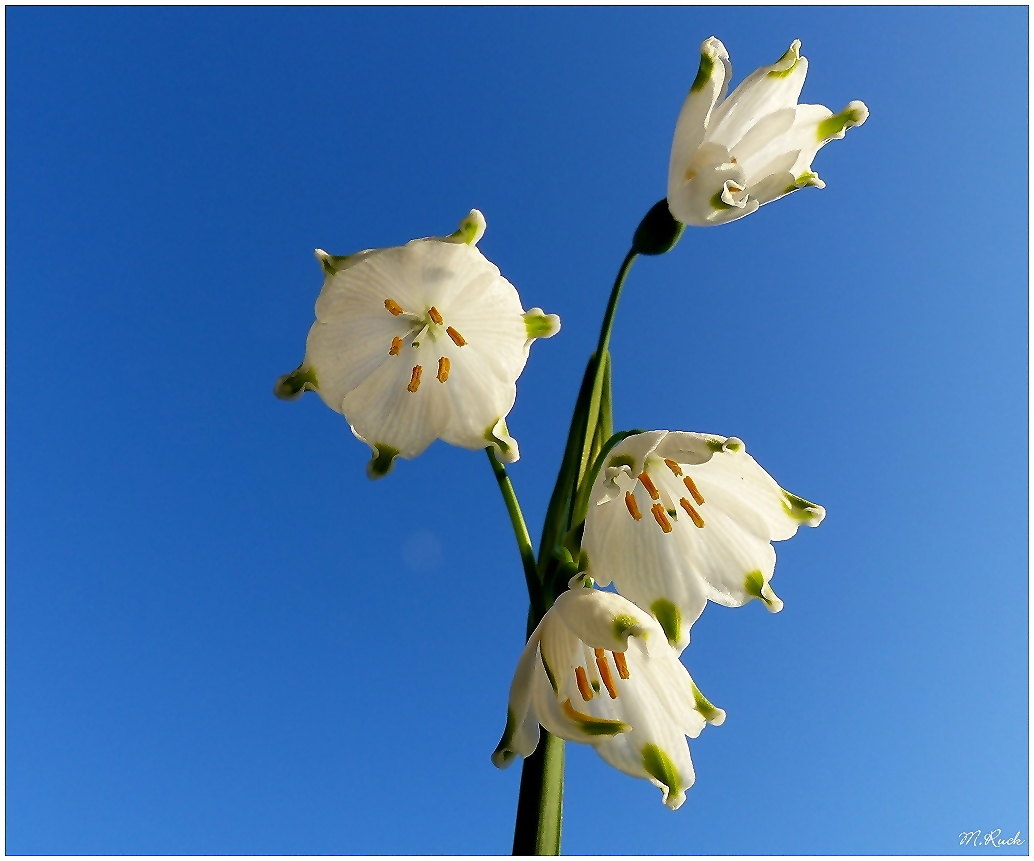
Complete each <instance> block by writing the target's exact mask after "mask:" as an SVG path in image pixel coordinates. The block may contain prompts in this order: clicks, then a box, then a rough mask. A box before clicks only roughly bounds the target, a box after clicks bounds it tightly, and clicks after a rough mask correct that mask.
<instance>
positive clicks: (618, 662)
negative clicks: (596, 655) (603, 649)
mask: <svg viewBox="0 0 1034 861" xmlns="http://www.w3.org/2000/svg"><path fill="white" fill-rule="evenodd" d="M611 654H612V655H613V656H614V666H615V667H617V668H618V675H619V676H621V678H623V679H627V678H628V664H627V663H626V662H625V653H624V652H611Z"/></svg>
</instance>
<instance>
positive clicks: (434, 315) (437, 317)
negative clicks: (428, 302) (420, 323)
mask: <svg viewBox="0 0 1034 861" xmlns="http://www.w3.org/2000/svg"><path fill="white" fill-rule="evenodd" d="M427 316H428V317H430V318H431V319H432V320H434V322H435V323H437V324H438V325H439V326H441V325H442V315H441V314H439V313H438V309H437V308H435V307H434V305H432V306H431V307H430V308H428V309H427Z"/></svg>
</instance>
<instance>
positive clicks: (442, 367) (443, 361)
mask: <svg viewBox="0 0 1034 861" xmlns="http://www.w3.org/2000/svg"><path fill="white" fill-rule="evenodd" d="M447 379H449V360H448V358H447V357H445V356H442V357H441V358H440V359H439V360H438V382H439V383H444V382H445V381H446V380H447Z"/></svg>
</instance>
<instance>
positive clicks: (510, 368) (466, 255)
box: [274, 209, 560, 478]
mask: <svg viewBox="0 0 1034 861" xmlns="http://www.w3.org/2000/svg"><path fill="white" fill-rule="evenodd" d="M484 232H485V219H484V216H483V215H482V214H481V213H480V212H478V210H476V209H475V210H472V211H471V213H470V215H468V216H467V217H466V218H465V219H464V220H463V221H462V222H461V224H460V228H459V230H457V231H456V232H455V233H454V234H452V235H451V236H448V237H445V238H442V239H438V238H431V239H414V240H413V241H412V242H409V243H407V244H406V245H403V246H401V247H396V248H380V249H374V250H369V251H360V252H359V253H357V254H353V255H351V256H347V257H334V256H331V255H330V254H327V253H326V252H325V251H322V250H317V251H316V257H317V258H318V259H319V261H320V264H321V265H322V267H323V272H324V276H325V278H324V282H323V290H322V291H321V292H320V295H319V298H318V299H317V300H316V322H315V323H314V324H313V326H312V328H311V329H310V330H309V337H308V340H307V342H306V345H305V360H304V361H303V362H302V364H301V366H299V367H298V369H297V370H295V371H294V372H293V373H291V374H287V375H285V376H283V377H281V378H280V379H279V380H277V384H276V387H275V388H274V391H275V393H276V394H277V396H278V397H281V398H285V399H293V398H296V397H299V396H300V395H301V394H302V393H303V392H304V391H315V392H318V393H319V395H320V397H321V398H323V400H324V402H326V404H327V406H329V407H330V408H331V409H333V410H336V411H337V412H339V413H341V414H342V415H344V416H345V418H346V419H347V420H348V423H349V425H350V426H351V428H352V433H354V434H355V435H356V436H357V437H358V438H359V439H360V440H362V441H363V442H365V443H367V444H368V445H369V446H370V447H371V448H372V449H373V459H372V460H371V461H370V464H369V466H368V468H367V472H368V474H369V475H370V477H371V478H376V477H379V476H382V475H385V474H386V473H387V472H388V471H389V470H390V469H391V466H392V463H393V461H394V459H395V458H396V457H403V458H414V457H416V456H417V455H419V454H420V453H421V452H422V451H423V450H424V449H425V448H427V446H428V445H430V444H431V443H432V442H433V441H434V440H435V439H442V440H445V442H448V443H451V444H452V445H457V446H461V447H463V448H469V449H478V448H485V447H487V446H489V445H491V446H494V447H495V449H496V452H497V454H498V457H499V459H500V460H501V461H504V462H507V463H509V462H512V461H515V460H517V457H518V449H517V442H516V440H514V439H513V438H512V437H511V436H510V435H509V433H508V431H507V429H506V416H507V414H508V413H509V412H510V410H511V409H512V408H513V404H514V400H515V399H516V397H517V385H516V383H517V378H518V377H519V376H520V374H521V371H522V370H523V369H524V364H525V362H526V361H527V360H528V350H529V348H530V347H531V342H532V341H534V340H535V339H536V338H548V337H550V336H552V335H554V334H555V333H556V332H557V331H559V329H560V318H559V317H557V316H556V315H555V314H544V313H543V312H542V309H540V308H532V309H531V310H530V311H527V312H526V311H525V310H524V308H523V307H522V306H521V300H520V296H518V295H517V290H516V289H515V288H514V286H513V285H512V284H511V283H510V282H509V281H507V280H506V279H505V278H503V277H502V275H500V274H499V270H498V268H496V266H495V265H494V264H492V263H491V262H489V261H488V260H487V259H485V257H484V255H483V254H482V253H481V252H480V251H479V250H478V249H477V247H476V245H477V242H478V240H479V239H480V238H481V236H482V235H483V234H484Z"/></svg>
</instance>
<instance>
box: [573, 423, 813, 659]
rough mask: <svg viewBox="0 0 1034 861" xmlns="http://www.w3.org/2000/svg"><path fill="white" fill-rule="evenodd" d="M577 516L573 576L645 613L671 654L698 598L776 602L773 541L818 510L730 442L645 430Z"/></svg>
mask: <svg viewBox="0 0 1034 861" xmlns="http://www.w3.org/2000/svg"><path fill="white" fill-rule="evenodd" d="M606 458H607V459H606V462H605V464H604V465H603V467H602V468H601V470H600V472H599V475H597V477H596V480H595V482H594V484H593V487H592V491H591V493H590V496H589V506H588V511H587V514H586V518H585V532H584V535H583V537H582V550H583V551H584V553H585V554H586V562H585V564H584V565H583V568H584V569H585V570H586V573H587V574H588V575H591V576H592V577H593V578H594V579H595V580H596V582H597V583H599V584H600V585H603V586H606V585H608V584H610V583H611V582H613V583H614V586H615V587H616V588H617V590H618V592H620V593H621V594H622V595H623V596H624V597H626V598H628V599H629V600H630V601H633V602H634V603H635V604H637V605H639V606H640V607H643V608H645V609H647V610H649V611H650V613H652V614H653V616H654V617H655V618H656V619H657V621H658V622H659V623H660V625H661V627H662V628H663V629H664V632H665V635H666V636H667V639H668V641H669V642H670V643H671V645H672V646H673V647H674V648H676V649H677V650H679V651H681V650H682V649H683V648H685V646H686V644H687V643H688V642H689V629H690V626H692V624H693V623H694V622H695V621H696V620H697V619H698V618H699V617H700V614H701V613H702V612H703V611H704V606H705V605H706V603H707V601H708V600H711V601H714V602H716V603H718V604H722V605H724V606H726V607H740V606H742V605H743V604H746V603H747V602H748V601H750V600H751V599H752V598H758V599H759V600H761V601H762V602H763V603H764V605H765V606H766V607H767V608H768V609H769V610H770V611H771V612H773V613H777V612H779V610H781V609H782V608H783V602H782V601H780V600H779V598H778V597H776V594H775V592H773V591H772V586H771V584H770V583H769V581H770V580H771V578H772V572H773V570H774V568H775V550H773V548H772V543H771V542H773V541H782V540H784V539H786V538H790V537H791V536H793V535H794V534H795V533H796V532H797V527H798V526H799V525H800V524H802V523H806V524H807V525H809V526H818V525H819V523H821V522H822V518H823V517H825V516H826V511H825V509H824V508H822V506H819V505H815V504H814V503H811V502H808V501H807V500H804V499H801V498H800V497H799V496H795V495H794V494H792V493H789V492H787V491H785V490H783V489H782V488H781V487H780V486H779V485H778V484H776V482H775V480H774V479H773V478H772V477H771V476H770V475H769V474H768V473H767V472H765V471H764V470H763V469H762V468H761V467H760V466H758V464H757V462H756V461H755V460H754V458H752V457H751V456H750V455H749V454H747V452H746V450H745V449H744V446H743V442H742V441H741V440H738V439H736V438H735V437H729V438H726V437H720V436H713V435H710V434H699V433H685V432H681V431H675V432H670V433H669V432H668V431H663V430H660V431H650V432H648V433H641V434H634V435H632V436H629V437H627V438H626V439H624V440H623V441H621V442H620V443H619V444H618V445H617V446H615V447H614V449H613V450H612V451H611V452H610V453H609V454H608V455H607V456H606Z"/></svg>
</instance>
